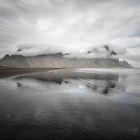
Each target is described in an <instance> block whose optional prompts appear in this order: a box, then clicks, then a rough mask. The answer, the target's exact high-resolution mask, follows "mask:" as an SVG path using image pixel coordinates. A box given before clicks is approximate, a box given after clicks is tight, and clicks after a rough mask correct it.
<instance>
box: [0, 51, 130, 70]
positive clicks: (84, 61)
mask: <svg viewBox="0 0 140 140" xmlns="http://www.w3.org/2000/svg"><path fill="white" fill-rule="evenodd" d="M65 55H68V54H63V53H62V52H59V53H54V54H42V55H36V56H23V55H5V56H4V57H3V58H2V59H1V60H0V65H1V66H8V67H16V68H102V67H103V68H112V67H124V68H125V67H126V68H129V67H132V66H131V65H130V64H129V63H128V62H127V61H125V60H121V61H120V60H119V59H117V58H100V57H96V58H76V57H73V58H68V57H64V56H65Z"/></svg>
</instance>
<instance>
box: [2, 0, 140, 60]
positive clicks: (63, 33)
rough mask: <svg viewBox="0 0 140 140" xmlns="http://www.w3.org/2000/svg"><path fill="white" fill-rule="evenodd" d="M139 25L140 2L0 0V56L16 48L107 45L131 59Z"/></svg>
mask: <svg viewBox="0 0 140 140" xmlns="http://www.w3.org/2000/svg"><path fill="white" fill-rule="evenodd" d="M139 25H140V1H139V0H123V1H122V0H0V56H3V55H4V54H6V53H15V52H17V50H18V49H19V53H21V52H23V53H24V54H26V53H27V54H28V52H29V50H30V53H31V54H32V53H35V54H36V53H37V52H44V50H45V51H48V52H49V51H54V52H56V51H61V50H62V51H64V52H66V51H67V52H75V53H78V52H83V53H84V52H86V51H88V50H91V49H93V48H94V47H95V46H101V44H109V45H110V44H111V46H117V48H118V50H120V49H121V48H122V49H124V48H125V49H126V52H125V54H124V56H125V57H127V58H128V59H132V61H133V60H137V59H138V58H139V57H138V56H139V53H138V50H139V46H140V29H139ZM33 44H34V45H33ZM42 44H43V45H42ZM45 44H46V45H45ZM47 44H48V45H47ZM23 46H24V47H23ZM42 46H43V47H42ZM45 46H47V47H45ZM132 48H133V49H132ZM28 49H29V50H28ZM131 56H132V57H131ZM135 56H136V58H135Z"/></svg>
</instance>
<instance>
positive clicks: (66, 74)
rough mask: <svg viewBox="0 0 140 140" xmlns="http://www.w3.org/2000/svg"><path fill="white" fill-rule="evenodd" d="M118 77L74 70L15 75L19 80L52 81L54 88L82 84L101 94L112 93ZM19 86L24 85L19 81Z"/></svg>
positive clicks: (111, 74) (110, 74)
mask: <svg viewBox="0 0 140 140" xmlns="http://www.w3.org/2000/svg"><path fill="white" fill-rule="evenodd" d="M118 78H119V76H118V75H117V74H113V73H108V74H107V73H97V72H95V73H84V72H76V71H74V70H53V71H50V72H40V73H34V74H26V75H21V76H18V77H15V79H17V80H22V79H36V80H38V81H40V82H45V83H51V84H52V86H53V85H54V87H52V88H56V84H57V86H60V87H62V88H66V87H65V86H66V85H67V86H68V85H69V86H74V85H77V87H79V86H80V85H81V87H83V86H84V88H87V89H90V90H92V91H93V92H97V93H101V94H108V93H110V91H112V89H114V88H115V87H116V85H117V82H118ZM17 87H19V88H22V87H24V85H22V82H20V81H18V82H17Z"/></svg>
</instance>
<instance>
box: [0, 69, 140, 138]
mask: <svg viewBox="0 0 140 140" xmlns="http://www.w3.org/2000/svg"><path fill="white" fill-rule="evenodd" d="M0 132H1V133H0V140H3V139H12V138H13V139H59V140H60V139H76V140H77V139H78V140H79V139H93V138H96V139H123V140H124V139H140V70H139V69H116V70H113V69H109V70H108V69H100V70H99V69H69V70H52V71H49V72H38V73H33V74H23V75H17V76H12V77H8V78H3V79H0Z"/></svg>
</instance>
